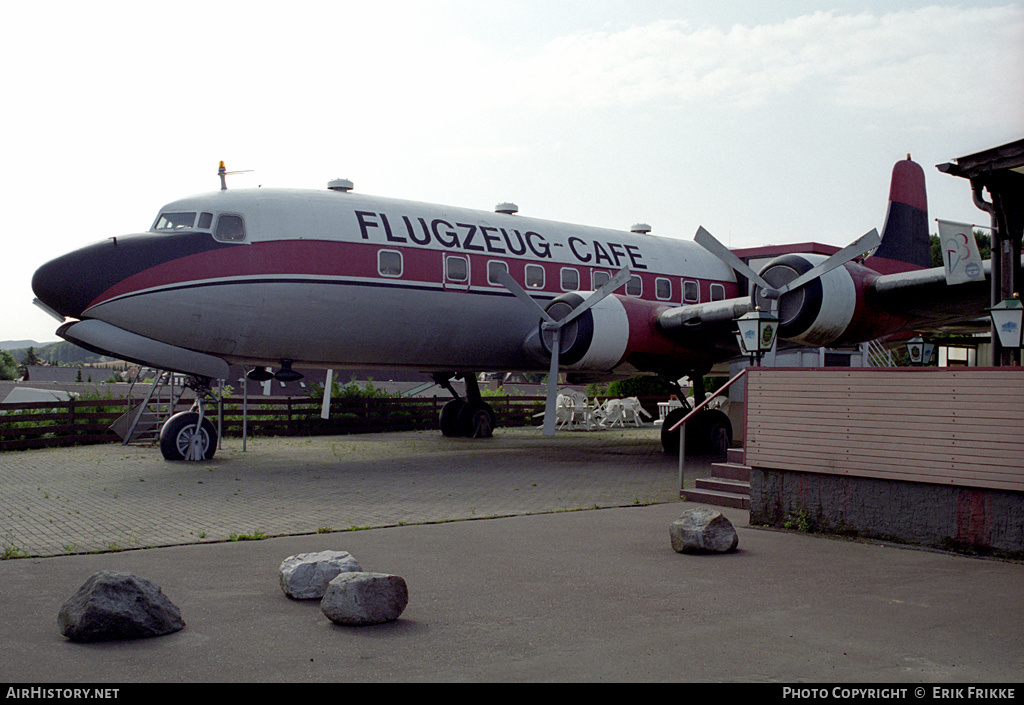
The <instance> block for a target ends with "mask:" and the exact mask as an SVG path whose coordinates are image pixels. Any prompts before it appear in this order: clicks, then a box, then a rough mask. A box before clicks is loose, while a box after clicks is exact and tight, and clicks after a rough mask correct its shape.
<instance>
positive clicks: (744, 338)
mask: <svg viewBox="0 0 1024 705" xmlns="http://www.w3.org/2000/svg"><path fill="white" fill-rule="evenodd" d="M736 326H737V328H738V329H739V331H738V333H739V334H738V336H737V338H738V339H739V343H740V351H741V352H742V353H743V354H744V355H751V356H753V357H754V358H755V360H756V364H757V365H759V366H760V364H761V356H762V355H764V354H765V353H766V352H770V351H771V349H772V348H773V347H775V334H776V333H777V332H778V330H779V319H778V318H776V317H775V316H773V315H771V314H770V313H765V312H764V311H762V310H761V307H760V306H758V307H757V308H755V309H754V310H753V311H750V312H748V313H745V314H743V315H742V316H740V317H739V318H738V319H736Z"/></svg>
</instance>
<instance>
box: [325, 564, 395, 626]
mask: <svg viewBox="0 0 1024 705" xmlns="http://www.w3.org/2000/svg"><path fill="white" fill-rule="evenodd" d="M407 604H409V590H408V588H407V587H406V585H405V580H403V579H402V578H400V577H399V576H397V575H388V574H386V573H342V574H341V575H339V576H338V577H336V578H335V579H334V580H332V581H331V584H330V585H328V586H327V592H325V593H324V599H323V600H321V602H320V609H321V610H323V613H324V614H325V615H327V618H328V619H330V620H331V621H332V622H335V623H337V624H348V625H356V626H364V625H368V624H381V623H383V622H391V621H394V620H396V619H398V617H399V615H401V614H402V611H403V610H405V606H406V605H407Z"/></svg>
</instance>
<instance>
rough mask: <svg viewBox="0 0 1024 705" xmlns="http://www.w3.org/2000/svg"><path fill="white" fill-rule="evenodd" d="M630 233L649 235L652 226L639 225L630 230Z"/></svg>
mask: <svg viewBox="0 0 1024 705" xmlns="http://www.w3.org/2000/svg"><path fill="white" fill-rule="evenodd" d="M629 232H631V233H638V234H640V235H649V234H650V233H651V226H650V225H648V224H647V223H637V224H635V225H633V226H631V227H630V228H629Z"/></svg>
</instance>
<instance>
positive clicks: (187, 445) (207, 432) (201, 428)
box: [160, 377, 217, 461]
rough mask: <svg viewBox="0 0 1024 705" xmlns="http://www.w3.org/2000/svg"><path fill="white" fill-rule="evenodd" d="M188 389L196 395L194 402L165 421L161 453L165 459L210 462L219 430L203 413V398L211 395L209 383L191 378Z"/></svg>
mask: <svg viewBox="0 0 1024 705" xmlns="http://www.w3.org/2000/svg"><path fill="white" fill-rule="evenodd" d="M185 386H187V387H188V388H189V389H192V390H193V391H194V392H195V394H196V400H195V403H194V404H192V408H191V409H189V410H188V411H182V412H179V413H177V414H174V415H173V416H171V418H169V419H167V421H165V422H164V425H163V428H161V429H160V453H161V454H162V455H163V456H164V460H174V461H178V460H210V459H211V458H212V457H213V454H214V453H215V452H216V451H217V428H216V426H214V425H213V422H212V421H210V419H209V417H207V416H206V414H205V413H204V410H203V398H204V397H208V396H211V392H210V380H209V379H207V378H200V377H190V378H189V380H188V382H186V384H185Z"/></svg>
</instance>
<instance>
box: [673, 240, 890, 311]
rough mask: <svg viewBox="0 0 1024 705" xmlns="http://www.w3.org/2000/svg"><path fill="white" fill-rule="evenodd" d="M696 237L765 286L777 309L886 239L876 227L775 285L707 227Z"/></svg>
mask: <svg viewBox="0 0 1024 705" xmlns="http://www.w3.org/2000/svg"><path fill="white" fill-rule="evenodd" d="M693 240H694V242H696V243H697V244H698V245H701V246H702V247H703V248H704V249H706V250H708V251H709V252H711V253H712V254H714V255H716V256H717V257H718V259H720V260H722V261H723V262H725V263H726V264H727V265H729V266H730V267H732V268H733V269H735V270H736V271H737V272H739V273H740V274H742V275H743V276H745V277H746V278H747V279H749V280H750V281H752V282H754V283H755V284H757V285H758V286H759V287H761V296H762V297H763V298H765V299H768V300H770V301H771V302H772V311H773V312H775V311H777V310H778V307H779V299H781V298H782V297H783V296H785V295H786V294H788V293H789V292H791V291H794V290H795V289H799V288H800V287H802V286H803V285H804V284H807V283H809V282H811V281H813V280H815V279H817V278H818V277H821V276H824V275H825V274H827V273H829V272H831V271H832V270H833V269H836V268H837V267H841V266H843V265H844V264H846V263H847V262H849V261H850V260H852V259H853V258H854V257H858V256H860V255H862V254H864V253H865V252H867V251H868V250H871V249H873V248H875V247H878V245H880V244H881V242H882V239H881V238H880V237H879V236H878V231H877V230H875V229H874V228H872V229H871V230H870V231H869V232H867V233H865V234H863V235H861V236H860V237H859V238H857V239H856V240H854V241H853V242H852V243H850V244H849V245H847V246H846V247H844V248H843V249H841V250H839V252H836V253H835V254H833V255H831V256H829V258H828V259H826V260H823V261H821V262H819V263H818V264H816V265H814V266H813V267H811V268H810V269H808V270H807V271H806V272H804V273H803V274H801V275H800V276H798V277H797V278H796V279H794V280H793V281H791V282H789V283H788V284H784V285H782V286H781V287H774V286H772V285H771V284H769V283H768V282H766V281H765V280H764V278H763V277H761V275H760V274H758V273H757V272H755V271H754V270H753V269H752V268H751V267H750V266H749V265H748V264H747V263H746V262H744V261H743V260H741V259H740V258H739V257H737V256H736V255H735V253H733V252H732V250H730V249H729V248H728V247H726V246H725V245H723V244H722V243H721V242H719V241H718V240H716V239H715V236H714V235H712V234H711V233H709V232H708V231H707V230H705V229H704V228H703V227H699V228H697V234H696V235H694V236H693Z"/></svg>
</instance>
